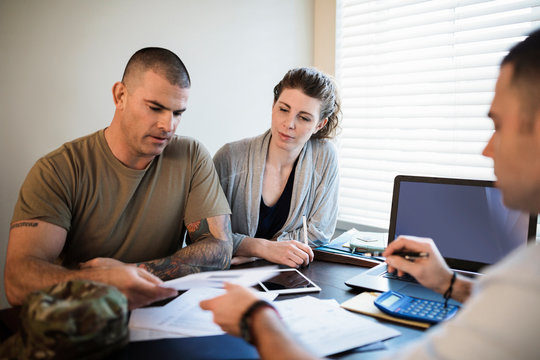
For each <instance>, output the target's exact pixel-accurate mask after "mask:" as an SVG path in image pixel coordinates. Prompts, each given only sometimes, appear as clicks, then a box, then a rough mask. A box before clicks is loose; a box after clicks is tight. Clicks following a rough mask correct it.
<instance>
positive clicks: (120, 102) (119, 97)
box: [112, 81, 127, 110]
mask: <svg viewBox="0 0 540 360" xmlns="http://www.w3.org/2000/svg"><path fill="white" fill-rule="evenodd" d="M112 93H113V101H114V105H115V106H116V109H118V110H122V109H123V108H124V106H125V102H126V96H127V88H126V85H124V83H123V82H121V81H118V82H116V83H114V85H113V88H112Z"/></svg>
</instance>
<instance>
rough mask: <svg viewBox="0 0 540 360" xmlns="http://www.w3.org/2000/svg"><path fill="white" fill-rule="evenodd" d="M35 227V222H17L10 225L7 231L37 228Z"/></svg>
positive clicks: (36, 224)
mask: <svg viewBox="0 0 540 360" xmlns="http://www.w3.org/2000/svg"><path fill="white" fill-rule="evenodd" d="M37 226H38V223H37V222H30V221H23V222H18V223H15V224H13V225H11V227H10V228H9V229H10V230H12V229H15V228H19V227H37Z"/></svg>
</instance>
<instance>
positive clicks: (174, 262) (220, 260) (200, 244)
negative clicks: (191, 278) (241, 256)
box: [137, 237, 232, 280]
mask: <svg viewBox="0 0 540 360" xmlns="http://www.w3.org/2000/svg"><path fill="white" fill-rule="evenodd" d="M231 253H232V241H231V240H230V239H228V240H220V239H215V238H213V237H207V238H205V239H201V240H199V241H197V242H196V243H193V244H191V245H189V246H186V247H185V248H182V249H180V250H178V251H177V252H176V253H174V254H173V255H171V256H167V257H165V258H161V259H157V260H151V261H146V262H141V263H137V266H140V267H142V268H144V269H146V270H148V271H149V272H151V273H152V274H154V275H156V276H157V277H159V278H160V279H162V280H169V279H175V278H177V277H180V276H184V275H187V274H192V273H197V272H201V271H210V270H223V269H228V268H229V266H230V263H231Z"/></svg>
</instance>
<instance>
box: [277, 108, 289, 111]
mask: <svg viewBox="0 0 540 360" xmlns="http://www.w3.org/2000/svg"><path fill="white" fill-rule="evenodd" d="M279 111H283V112H288V111H289V109H287V108H279Z"/></svg>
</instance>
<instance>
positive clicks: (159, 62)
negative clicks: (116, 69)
mask: <svg viewBox="0 0 540 360" xmlns="http://www.w3.org/2000/svg"><path fill="white" fill-rule="evenodd" d="M147 70H153V71H155V72H156V73H158V74H159V75H161V76H163V77H164V78H165V79H167V81H168V82H169V83H171V84H172V85H177V86H179V87H180V88H183V89H186V88H189V87H191V79H190V78H189V73H188V71H187V69H186V66H185V65H184V63H183V62H182V60H180V58H179V57H178V56H176V54H175V53H173V52H172V51H170V50H167V49H163V48H158V47H147V48H144V49H141V50H139V51H137V52H136V53H135V54H133V56H131V58H130V59H129V61H128V63H127V65H126V69H125V70H124V75H123V76H122V82H124V83H125V82H126V81H129V79H130V78H131V77H133V76H138V75H139V74H142V73H144V72H145V71H147Z"/></svg>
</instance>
